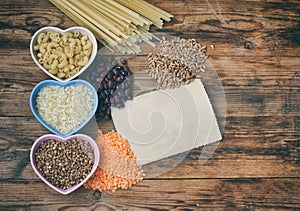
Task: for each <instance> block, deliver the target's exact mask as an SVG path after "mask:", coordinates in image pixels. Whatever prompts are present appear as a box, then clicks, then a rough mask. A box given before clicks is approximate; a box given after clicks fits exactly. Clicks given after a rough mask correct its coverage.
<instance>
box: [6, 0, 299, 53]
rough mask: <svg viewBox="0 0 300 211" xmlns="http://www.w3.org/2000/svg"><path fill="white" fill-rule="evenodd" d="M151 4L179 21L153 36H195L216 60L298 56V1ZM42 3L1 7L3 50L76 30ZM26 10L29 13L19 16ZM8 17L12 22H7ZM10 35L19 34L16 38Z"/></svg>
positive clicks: (71, 23)
mask: <svg viewBox="0 0 300 211" xmlns="http://www.w3.org/2000/svg"><path fill="white" fill-rule="evenodd" d="M151 3H153V4H156V5H158V6H159V7H162V8H163V9H164V8H165V9H166V10H168V8H170V12H171V13H173V14H174V15H175V19H174V20H172V21H171V22H170V23H166V24H165V27H164V28H163V29H161V30H159V29H156V28H154V27H153V28H152V32H157V33H167V34H170V35H177V36H182V37H185V38H188V37H194V38H197V39H200V40H203V41H205V42H209V43H210V44H215V45H216V46H217V48H216V54H218V55H224V53H230V54H231V55H233V56H249V54H250V55H255V56H274V54H275V55H278V56H279V55H283V54H284V55H287V56H296V55H298V54H299V48H297V47H298V46H299V30H300V27H299V25H298V24H297V23H298V21H299V18H300V17H299V14H298V13H297V9H296V8H299V3H297V2H293V3H289V4H284V3H282V2H270V3H268V2H262V3H260V2H255V4H256V6H255V7H253V3H252V2H251V1H246V2H245V3H244V2H243V4H241V3H240V2H239V3H238V4H235V8H232V7H230V5H228V4H227V3H223V2H215V3H209V2H207V1H200V2H199V1H195V0H194V1H189V2H188V3H182V2H181V1H177V2H176V1H175V2H173V1H164V3H161V2H157V1H156V2H151ZM39 4H41V5H43V6H41V7H40V8H36V7H31V5H30V6H28V5H23V6H22V7H20V8H18V7H15V8H14V11H13V12H11V11H7V9H5V7H4V8H3V12H2V11H1V13H0V14H2V19H3V20H4V21H5V22H4V23H3V28H4V30H3V31H2V33H1V34H2V40H3V42H1V45H2V49H3V50H5V49H7V48H10V49H20V48H26V47H27V46H28V44H29V41H30V38H31V35H32V34H33V33H34V32H35V31H36V30H37V29H38V28H41V27H43V26H47V25H52V26H58V27H62V28H67V27H70V26H74V25H76V23H74V22H73V21H71V20H70V19H69V18H68V17H67V16H66V15H64V14H63V13H62V12H61V11H59V10H58V9H57V8H56V7H54V6H53V5H51V4H50V3H49V2H47V3H43V2H40V1H39ZM183 4H184V5H183ZM9 6H11V5H9ZM228 7H229V8H228ZM41 8H43V9H41ZM216 9H217V10H216ZM24 10H25V11H26V12H21V11H24ZM225 11H232V12H230V13H228V12H225ZM35 14H39V16H38V17H37V16H36V15H35ZM7 16H8V17H9V18H6V17H7ZM0 17H1V16H0ZM11 23H14V24H13V25H12V24H11ZM24 26H25V27H24ZM181 32H184V33H181ZM12 33H13V34H14V35H15V36H14V37H13V38H12V37H11V34H12ZM227 49H236V50H238V51H239V52H238V53H239V54H237V53H234V52H228V50H227ZM3 50H1V51H3Z"/></svg>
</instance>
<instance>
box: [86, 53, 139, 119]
mask: <svg viewBox="0 0 300 211" xmlns="http://www.w3.org/2000/svg"><path fill="white" fill-rule="evenodd" d="M97 60H98V62H97V63H96V64H94V67H93V69H92V71H90V73H89V75H88V76H87V80H88V81H89V82H90V83H92V84H93V85H94V87H96V88H97V93H98V98H99V103H98V109H97V112H96V118H97V119H98V120H102V119H105V120H109V119H111V106H113V107H117V108H122V107H124V103H125V101H126V100H131V99H132V95H133V74H132V72H131V71H130V69H129V67H128V64H127V61H126V60H125V59H123V58H121V59H120V63H121V64H118V62H117V61H116V60H115V59H114V57H113V56H102V57H101V58H98V59H97Z"/></svg>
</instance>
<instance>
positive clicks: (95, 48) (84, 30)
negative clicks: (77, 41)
mask: <svg viewBox="0 0 300 211" xmlns="http://www.w3.org/2000/svg"><path fill="white" fill-rule="evenodd" d="M47 31H55V32H58V33H60V34H64V33H66V32H68V31H71V32H72V31H80V33H83V34H85V35H87V36H88V37H89V39H90V40H91V42H92V44H93V50H92V54H91V57H90V59H89V62H88V63H87V64H86V65H85V66H83V67H82V68H81V69H80V71H79V72H78V73H76V74H75V75H74V76H72V77H70V78H66V79H61V78H58V77H56V76H55V75H52V74H51V73H49V71H48V70H46V69H45V68H44V67H43V66H42V65H41V64H40V63H39V62H38V60H37V58H36V53H35V52H36V50H34V48H33V47H34V45H35V43H36V39H37V37H38V35H39V34H40V33H42V32H47ZM29 49H30V55H31V58H32V59H33V61H34V62H35V63H36V64H37V66H38V67H39V68H40V69H41V70H42V71H43V72H44V73H46V74H47V75H48V76H50V77H51V78H52V79H54V80H57V81H59V82H64V83H65V82H68V81H71V80H73V79H75V78H76V77H78V76H79V75H81V74H82V73H83V72H84V71H85V70H87V69H88V67H89V66H90V65H91V64H92V63H93V61H94V60H95V58H96V55H97V52H98V45H97V40H96V37H95V35H94V34H93V33H92V32H91V31H90V30H89V29H87V28H85V27H81V26H73V27H70V28H67V29H61V28H58V27H54V26H46V27H42V28H40V29H39V30H37V31H36V32H35V33H34V34H33V36H32V37H31V40H30V47H29Z"/></svg>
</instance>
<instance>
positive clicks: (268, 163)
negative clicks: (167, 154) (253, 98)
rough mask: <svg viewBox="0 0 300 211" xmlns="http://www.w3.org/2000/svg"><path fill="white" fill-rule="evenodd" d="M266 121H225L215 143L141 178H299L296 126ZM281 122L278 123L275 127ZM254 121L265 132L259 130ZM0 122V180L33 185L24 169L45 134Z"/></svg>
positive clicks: (27, 124)
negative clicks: (218, 139) (221, 137)
mask: <svg viewBox="0 0 300 211" xmlns="http://www.w3.org/2000/svg"><path fill="white" fill-rule="evenodd" d="M267 119H269V117H260V118H258V117H253V118H244V119H242V118H241V117H236V118H230V119H229V124H228V125H227V129H226V130H225V133H224V138H223V140H222V141H221V142H220V143H216V144H212V145H208V146H206V147H204V148H203V147H200V148H197V149H194V150H192V151H190V152H188V153H187V154H186V153H183V154H179V155H177V156H173V157H171V158H168V159H164V160H161V161H158V162H155V163H152V164H149V165H146V166H144V170H145V172H146V177H147V178H153V177H157V176H159V178H239V177H247V178H249V177H275V178H276V177H299V176H300V172H299V171H298V167H297V166H298V165H299V155H298V153H297V152H298V150H299V144H300V143H299V141H300V133H299V131H300V130H299V124H298V126H296V128H293V127H288V126H285V127H282V128H280V127H278V125H277V124H284V123H276V124H272V122H273V121H272V122H271V123H270V124H266V122H267ZM281 119H282V118H281V117H278V118H277V120H274V122H278V121H280V120H281ZM258 120H259V121H260V122H261V123H262V124H263V125H264V126H265V127H262V124H258ZM1 122H6V125H3V126H1V129H0V140H1V144H0V145H1V151H2V152H3V153H2V154H1V155H0V158H1V159H0V160H1V161H0V164H1V166H2V167H3V168H2V169H1V170H0V172H1V174H0V175H1V178H0V179H8V180H19V179H22V180H23V179H29V180H31V179H34V180H36V179H37V177H36V175H35V174H34V172H33V171H32V169H31V166H30V163H29V152H30V148H31V146H32V144H33V142H34V140H35V139H36V138H38V137H39V136H41V135H43V134H47V133H49V132H48V131H47V130H46V129H45V128H43V127H42V126H41V125H40V124H39V123H38V122H37V121H36V120H34V119H33V118H26V119H24V118H14V119H11V118H1ZM9 122H10V124H9ZM98 127H99V128H100V129H102V130H104V131H105V132H107V131H110V130H112V129H113V124H112V122H111V121H110V122H107V123H99V126H98ZM28 134H30V135H28ZM207 159H209V160H208V161H206V160H207ZM205 161H206V162H205ZM274 166H276V168H274ZM175 167H176V168H175Z"/></svg>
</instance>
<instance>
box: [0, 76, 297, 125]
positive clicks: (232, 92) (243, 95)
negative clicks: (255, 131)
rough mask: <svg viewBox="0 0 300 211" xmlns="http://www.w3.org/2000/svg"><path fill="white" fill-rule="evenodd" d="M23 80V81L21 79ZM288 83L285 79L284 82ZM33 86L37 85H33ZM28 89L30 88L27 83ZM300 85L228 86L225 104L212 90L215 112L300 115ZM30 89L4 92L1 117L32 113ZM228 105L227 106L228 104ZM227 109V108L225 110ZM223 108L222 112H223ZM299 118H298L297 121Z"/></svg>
mask: <svg viewBox="0 0 300 211" xmlns="http://www.w3.org/2000/svg"><path fill="white" fill-rule="evenodd" d="M21 83H23V82H21ZM283 83H285V82H283ZM5 86H6V87H9V89H11V88H13V89H19V88H20V89H23V88H24V87H22V85H21V84H16V83H15V82H14V85H5ZM146 86H147V83H145V82H144V81H143V80H140V81H139V82H138V81H135V88H136V92H137V93H140V92H142V91H144V90H151V89H149V87H146ZM31 87H32V88H31V89H33V87H34V86H31ZM25 89H28V90H29V89H30V88H29V87H25ZM299 93H300V89H299V88H297V87H296V88H295V87H283V86H277V87H276V88H273V87H268V86H266V87H263V88H256V87H255V88H251V87H239V89H238V90H237V89H236V87H235V86H234V87H230V88H227V89H226V87H225V97H226V105H224V104H223V100H222V98H220V97H222V96H218V95H219V94H220V93H210V95H211V96H212V97H211V100H212V103H213V105H214V106H215V109H216V112H218V111H224V110H225V109H226V110H227V116H228V117H231V116H232V117H234V116H235V117H236V116H240V117H247V116H272V117H273V116H276V115H280V116H283V117H287V118H288V117H295V118H296V119H297V118H299V112H298V111H299V107H300V104H299V101H300V96H299ZM30 94H31V90H30V91H26V92H1V93H0V105H1V107H0V116H2V117H14V116H18V117H32V116H33V115H32V112H31V110H30V107H29V98H30ZM225 106H227V108H226V107H225ZM226 110H225V111H226ZM222 113H223V114H224V112H221V114H222ZM296 122H297V121H296Z"/></svg>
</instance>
